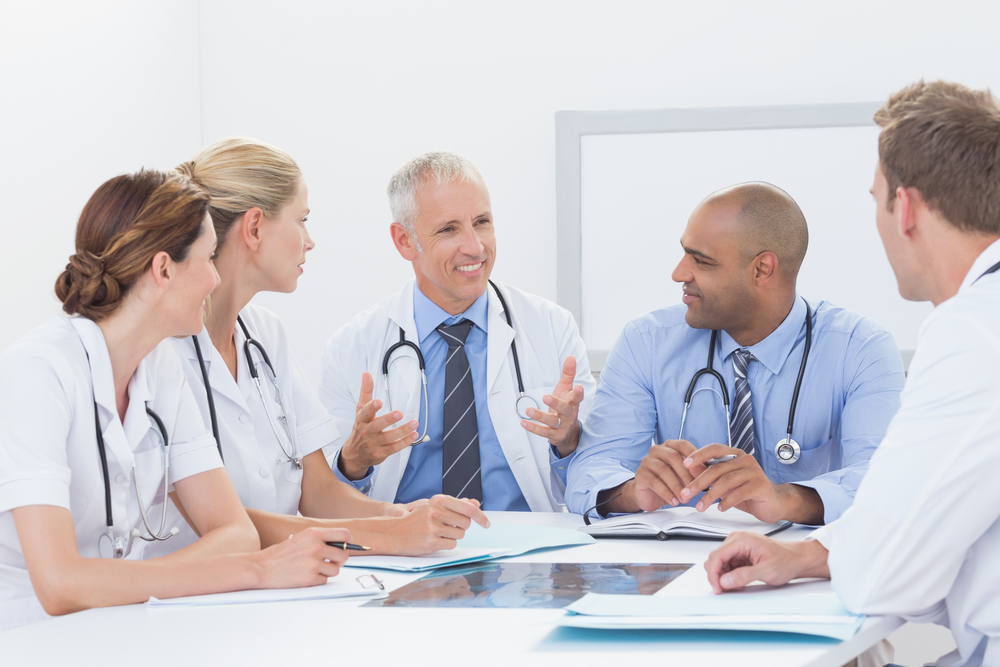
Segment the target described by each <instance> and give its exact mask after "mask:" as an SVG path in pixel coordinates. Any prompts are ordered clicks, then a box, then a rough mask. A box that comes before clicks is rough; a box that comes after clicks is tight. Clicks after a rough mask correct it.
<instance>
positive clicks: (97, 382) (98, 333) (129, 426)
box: [70, 317, 154, 443]
mask: <svg viewBox="0 0 1000 667" xmlns="http://www.w3.org/2000/svg"><path fill="white" fill-rule="evenodd" d="M70 321H71V322H72V323H73V326H74V328H75V329H76V331H77V333H78V334H79V336H80V341H81V342H82V343H83V347H84V349H85V350H86V351H87V358H88V361H89V365H90V373H91V378H92V382H93V385H94V400H95V401H96V402H97V404H98V405H99V406H101V407H102V408H104V409H105V410H106V411H107V412H108V413H109V414H112V415H117V414H118V403H117V401H116V398H115V381H114V376H113V373H112V368H111V354H110V353H109V352H108V343H107V341H106V340H105V338H104V332H103V331H102V330H101V327H99V326H98V325H97V323H96V322H94V321H93V320H90V319H88V318H86V317H74V318H72V319H71V320H70ZM153 381H154V378H153V377H152V375H151V374H150V373H149V372H148V371H147V369H146V360H145V359H143V360H142V361H140V362H139V365H138V366H137V367H136V369H135V373H133V374H132V377H131V379H130V380H129V383H128V396H129V405H128V410H127V411H126V412H125V420H124V423H123V427H124V429H125V435H126V442H135V443H138V442H139V440H141V438H142V436H143V434H144V433H145V432H146V430H147V429H149V427H150V423H149V421H148V419H147V418H146V403H147V402H149V401H151V400H152V398H153Z"/></svg>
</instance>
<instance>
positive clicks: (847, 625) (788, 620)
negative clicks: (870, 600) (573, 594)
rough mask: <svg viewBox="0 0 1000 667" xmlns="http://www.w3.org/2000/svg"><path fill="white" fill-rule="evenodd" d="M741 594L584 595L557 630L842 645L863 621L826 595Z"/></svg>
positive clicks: (833, 596) (567, 608)
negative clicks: (716, 633) (781, 635)
mask: <svg viewBox="0 0 1000 667" xmlns="http://www.w3.org/2000/svg"><path fill="white" fill-rule="evenodd" d="M762 592H763V593H764V594H758V593H753V592H744V593H739V594H729V593H726V594H722V595H713V596H710V597H709V596H705V597H666V596H655V595H599V594H595V593H588V594H587V595H585V596H584V597H582V598H580V599H579V600H577V601H576V602H573V603H572V604H570V605H569V606H568V607H566V611H567V616H566V617H564V618H562V619H561V620H560V625H564V626H567V627H577V628H595V629H596V628H602V629H618V630H627V629H630V630H639V629H664V630H667V629H674V630H681V629H685V630H691V629H706V630H742V631H764V632H791V633H797V634H807V635H820V636H824V637H833V638H835V639H840V640H846V639H850V638H851V637H853V636H854V634H855V633H856V632H857V631H858V629H859V628H860V627H861V623H862V622H863V621H864V619H865V617H864V616H859V615H856V614H852V613H850V612H849V611H848V610H847V609H845V608H844V606H843V604H841V602H840V600H839V599H837V597H836V596H835V595H833V594H832V593H831V594H818V595H817V594H809V593H801V592H797V591H796V590H795V589H794V588H792V589H790V590H788V591H782V592H779V593H778V594H775V593H774V592H773V591H762Z"/></svg>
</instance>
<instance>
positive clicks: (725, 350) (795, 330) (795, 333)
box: [720, 294, 806, 375]
mask: <svg viewBox="0 0 1000 667" xmlns="http://www.w3.org/2000/svg"><path fill="white" fill-rule="evenodd" d="M805 319H806V302H805V300H804V299H802V298H800V297H799V295H798V294H796V295H795V303H793V304H792V309H791V310H790V311H789V312H788V315H787V316H785V319H784V321H782V323H781V324H779V325H778V328H777V329H775V330H774V331H772V332H771V333H770V334H769V335H768V336H767V337H766V338H765V339H764V340H762V341H760V342H759V343H757V344H756V345H751V346H750V347H747V348H746V349H747V350H750V353H751V354H752V355H753V356H754V359H756V360H757V361H759V362H760V363H762V364H764V367H765V368H767V370H769V371H770V372H771V374H772V375H777V374H778V373H779V372H781V367H782V366H783V365H784V364H785V360H786V359H788V355H789V354H791V352H792V348H794V347H795V341H796V340H798V337H799V332H800V331H802V329H803V327H805ZM720 333H721V336H720V338H721V348H720V353H721V356H722V358H723V359H728V358H729V355H731V354H732V353H733V352H735V351H736V350H738V349H740V348H741V347H742V346H741V345H740V344H739V343H737V342H736V341H735V340H733V339H732V337H731V336H730V335H729V334H727V333H726V332H725V331H722V332H720Z"/></svg>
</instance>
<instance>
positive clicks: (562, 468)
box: [549, 444, 580, 487]
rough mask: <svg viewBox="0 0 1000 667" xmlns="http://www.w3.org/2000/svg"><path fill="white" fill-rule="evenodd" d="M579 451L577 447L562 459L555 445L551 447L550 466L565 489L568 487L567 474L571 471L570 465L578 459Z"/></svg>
mask: <svg viewBox="0 0 1000 667" xmlns="http://www.w3.org/2000/svg"><path fill="white" fill-rule="evenodd" d="M579 449H580V448H579V447H577V448H576V449H574V450H573V451H572V452H570V453H569V454H567V455H566V456H564V457H562V458H560V457H559V450H558V449H556V447H555V445H552V444H550V445H549V465H550V466H551V467H552V472H553V474H554V475H555V476H556V477H558V478H559V479H561V480H562V483H563V487H565V486H566V472H567V471H568V470H569V466H570V464H571V463H572V462H573V460H574V459H575V458H576V453H577V451H579Z"/></svg>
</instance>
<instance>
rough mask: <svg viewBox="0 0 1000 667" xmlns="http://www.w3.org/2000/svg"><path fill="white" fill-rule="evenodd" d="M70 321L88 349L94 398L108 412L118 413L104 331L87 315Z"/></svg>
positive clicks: (85, 348) (84, 346) (109, 355)
mask: <svg viewBox="0 0 1000 667" xmlns="http://www.w3.org/2000/svg"><path fill="white" fill-rule="evenodd" d="M70 322H71V323H72V324H73V328H74V329H76V332H77V334H78V335H79V336H80V342H81V343H83V349H84V350H86V351H87V361H88V363H89V365H90V377H91V382H93V385H94V400H95V401H97V405H98V406H100V407H102V408H104V410H105V411H107V413H108V414H111V415H114V414H117V412H118V404H117V403H116V401H115V379H114V373H113V371H112V370H111V354H110V353H109V352H108V343H107V341H106V340H104V332H103V331H101V328H100V327H99V326H97V323H96V322H94V321H93V320H89V319H87V318H86V317H73V318H71V319H70Z"/></svg>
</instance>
